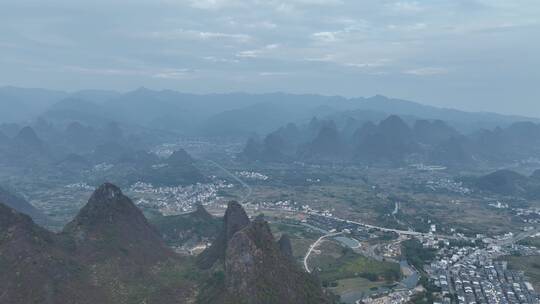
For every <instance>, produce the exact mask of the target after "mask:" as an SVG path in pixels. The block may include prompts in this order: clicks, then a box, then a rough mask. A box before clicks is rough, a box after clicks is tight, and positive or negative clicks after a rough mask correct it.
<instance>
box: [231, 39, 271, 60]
mask: <svg viewBox="0 0 540 304" xmlns="http://www.w3.org/2000/svg"><path fill="white" fill-rule="evenodd" d="M279 47H280V45H279V44H277V43H273V44H267V45H265V46H264V47H261V48H258V49H254V50H246V51H240V52H238V53H236V57H239V58H256V57H260V56H261V55H264V54H268V53H269V52H270V51H272V50H275V49H277V48H279Z"/></svg>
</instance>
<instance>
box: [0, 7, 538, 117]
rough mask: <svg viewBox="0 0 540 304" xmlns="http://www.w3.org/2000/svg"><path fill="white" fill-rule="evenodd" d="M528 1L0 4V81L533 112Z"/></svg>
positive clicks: (534, 44)
mask: <svg viewBox="0 0 540 304" xmlns="http://www.w3.org/2000/svg"><path fill="white" fill-rule="evenodd" d="M539 54H540V1H538V0H421V1H420V0H419V1H395V0H350V1H346V0H93V1H81V0H79V1H73V0H46V1H44V0H33V1H30V0H12V1H10V0H0V85H17V86H24V87H45V88H56V89H67V90H76V89H87V88H100V89H116V90H130V89H133V88H136V87H139V86H145V87H149V88H154V89H163V88H167V89H175V90H180V91H185V92H198V93H214V92H230V91H246V92H273V91H284V92H293V93H321V94H337V95H344V96H369V95H374V94H378V93H380V94H384V95H388V96H391V97H399V98H406V99H411V100H416V101H419V102H422V103H426V104H432V105H437V106H445V107H452V108H461V109H466V110H485V111H488V110H489V111H498V112H504V113H515V114H525V115H535V116H540V71H539V69H540V55H539Z"/></svg>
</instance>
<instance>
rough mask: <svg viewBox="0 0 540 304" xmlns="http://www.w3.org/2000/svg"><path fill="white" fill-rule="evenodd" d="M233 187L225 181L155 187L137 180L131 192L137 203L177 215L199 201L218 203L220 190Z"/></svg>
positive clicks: (192, 207) (191, 209)
mask: <svg viewBox="0 0 540 304" xmlns="http://www.w3.org/2000/svg"><path fill="white" fill-rule="evenodd" d="M232 187H234V185H233V184H229V183H226V182H224V181H216V182H214V183H210V184H200V183H198V184H194V185H189V186H176V187H154V186H153V185H152V184H148V183H143V182H137V183H135V184H133V185H131V187H130V188H129V192H130V193H132V194H133V195H132V196H133V197H134V198H135V203H136V204H137V205H140V206H144V207H147V208H151V209H156V210H158V211H159V212H160V213H162V214H163V215H175V214H181V213H186V212H191V211H193V210H194V208H195V205H196V204H197V203H201V204H205V205H208V204H213V203H216V202H217V201H219V200H220V199H221V197H220V196H219V195H218V193H219V190H220V189H225V188H232Z"/></svg>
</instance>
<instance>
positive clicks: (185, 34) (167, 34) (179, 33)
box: [136, 29, 252, 43]
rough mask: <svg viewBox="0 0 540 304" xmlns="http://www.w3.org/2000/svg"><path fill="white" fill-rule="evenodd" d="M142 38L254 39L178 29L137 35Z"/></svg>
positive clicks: (238, 35)
mask: <svg viewBox="0 0 540 304" xmlns="http://www.w3.org/2000/svg"><path fill="white" fill-rule="evenodd" d="M136 36H138V37H142V38H151V39H162V40H178V39H192V40H232V41H236V42H239V43H245V42H248V41H250V40H251V39H252V37H251V36H250V35H247V34H240V33H232V34H231V33H222V32H211V31H196V30H185V29H176V30H170V31H154V32H145V33H141V34H138V35H136Z"/></svg>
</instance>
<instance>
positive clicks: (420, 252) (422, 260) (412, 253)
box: [401, 239, 435, 271]
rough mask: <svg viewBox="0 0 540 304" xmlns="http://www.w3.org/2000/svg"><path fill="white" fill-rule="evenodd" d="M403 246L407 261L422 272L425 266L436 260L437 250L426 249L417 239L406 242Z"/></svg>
mask: <svg viewBox="0 0 540 304" xmlns="http://www.w3.org/2000/svg"><path fill="white" fill-rule="evenodd" d="M401 246H402V254H403V255H404V256H405V258H406V259H407V261H408V262H409V263H410V264H411V265H413V266H414V267H416V269H418V270H420V271H421V270H422V269H423V267H424V265H425V264H427V263H429V262H431V261H432V260H433V259H434V258H435V250H434V249H426V248H424V247H423V246H422V243H420V241H419V240H417V239H411V240H407V241H404V242H402V243H401Z"/></svg>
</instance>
